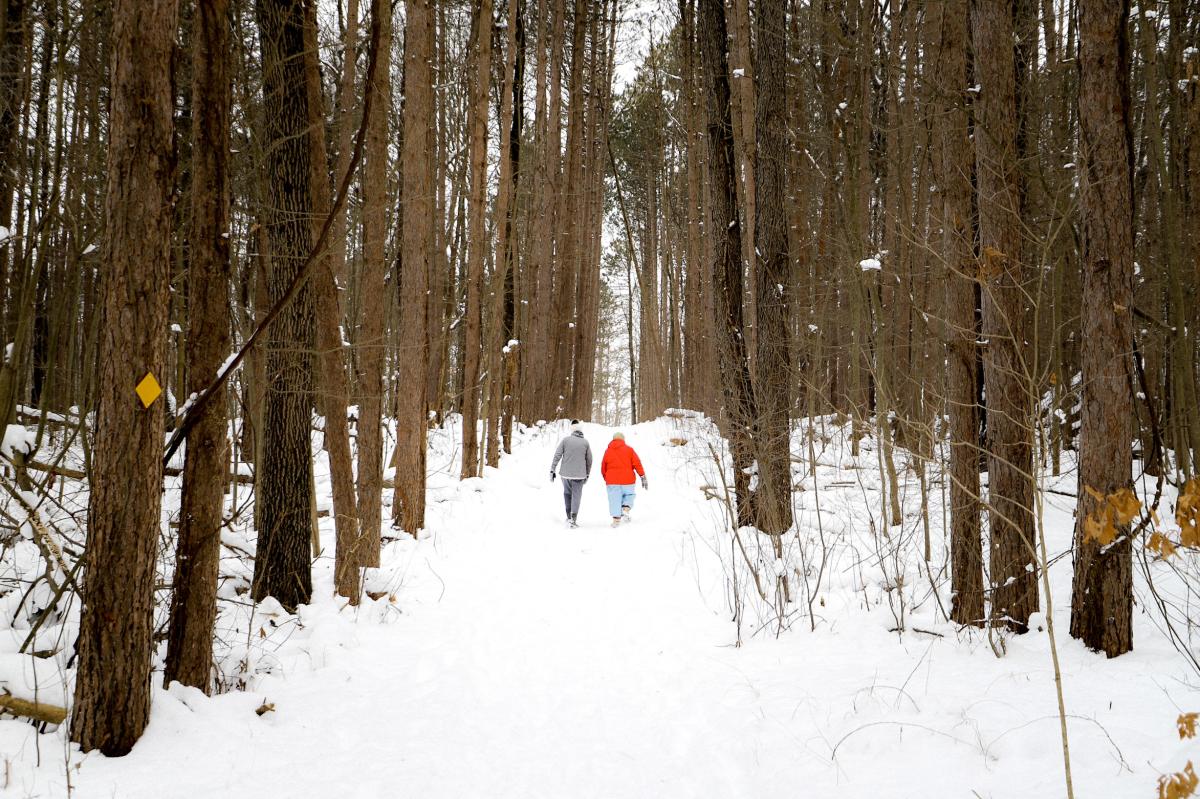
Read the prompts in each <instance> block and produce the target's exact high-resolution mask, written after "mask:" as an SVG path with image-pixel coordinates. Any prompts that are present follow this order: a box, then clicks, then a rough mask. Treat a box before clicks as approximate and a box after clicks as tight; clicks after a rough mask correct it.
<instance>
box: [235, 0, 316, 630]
mask: <svg viewBox="0 0 1200 799" xmlns="http://www.w3.org/2000/svg"><path fill="white" fill-rule="evenodd" d="M305 8H306V3H305V1H304V0H256V9H257V16H258V27H259V37H260V40H261V41H262V49H263V106H264V114H263V120H264V128H265V131H264V134H265V135H264V137H263V138H264V141H266V142H267V143H268V144H267V146H266V161H267V171H268V174H269V175H270V185H269V191H268V199H269V207H268V210H267V219H268V227H267V238H268V240H269V241H270V249H271V253H270V257H271V260H270V267H269V269H268V275H267V289H268V294H269V297H270V301H271V304H272V305H274V304H275V303H277V302H279V300H280V299H281V298H282V297H283V296H284V294H285V293H286V292H287V290H288V287H289V286H290V285H291V284H292V282H293V281H294V280H295V278H296V275H297V273H298V271H299V270H300V268H301V266H302V265H303V264H304V261H305V259H306V257H307V256H308V254H309V252H311V250H312V244H313V235H312V232H313V231H312V218H313V187H312V179H313V169H312V144H311V142H310V141H309V136H308V128H309V125H310V124H311V119H312V116H311V115H310V113H309V84H308V77H307V75H306V66H305V57H304V53H305V49H306V47H307V43H308V39H307V36H306V34H305V27H306V25H307V21H308V20H307V18H306V16H307V15H306V12H305ZM314 326H315V322H314V319H313V297H312V292H311V290H310V289H309V288H308V287H305V288H303V289H302V290H301V291H300V293H299V294H297V296H296V297H295V299H293V300H292V301H291V302H290V303H288V305H287V306H286V308H285V309H284V310H283V312H282V313H280V315H279V316H278V317H277V318H276V319H275V321H274V323H273V324H272V325H271V327H270V333H269V336H268V339H267V359H266V360H267V368H266V376H267V388H266V396H265V398H264V408H263V424H262V429H261V432H262V444H261V452H262V457H261V459H260V461H259V463H258V470H259V471H258V477H259V478H260V479H259V486H258V488H257V492H258V496H257V500H258V507H257V511H258V552H257V557H256V558H255V560H254V583H253V587H252V591H251V594H252V596H253V597H254V599H255V600H256V601H260V600H262V599H264V598H266V597H268V596H273V597H275V599H276V600H278V601H279V603H280V604H281V605H283V606H284V607H285V608H294V607H296V606H297V605H300V604H304V603H307V602H308V601H309V599H310V598H311V597H312V569H311V549H312V544H311V542H312V538H313V527H312V522H313V520H312V513H311V508H310V503H311V501H312V475H311V462H312V446H311V439H310V433H309V431H310V430H311V428H312V407H313V404H312V389H313V363H312V361H313V358H312V349H313V343H314V342H313V338H314V335H313V334H314Z"/></svg>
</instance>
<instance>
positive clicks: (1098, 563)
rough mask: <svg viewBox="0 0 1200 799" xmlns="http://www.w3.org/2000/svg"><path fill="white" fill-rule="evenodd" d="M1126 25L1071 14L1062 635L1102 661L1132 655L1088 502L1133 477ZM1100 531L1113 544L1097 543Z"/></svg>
mask: <svg viewBox="0 0 1200 799" xmlns="http://www.w3.org/2000/svg"><path fill="white" fill-rule="evenodd" d="M1128 23H1129V0H1085V2H1083V3H1082V5H1081V6H1080V9H1079V78H1080V86H1079V133H1080V155H1081V156H1082V158H1081V161H1082V169H1081V172H1082V174H1081V175H1080V180H1079V188H1080V215H1081V217H1082V220H1081V221H1082V228H1083V303H1084V306H1085V307H1086V308H1087V312H1086V313H1084V314H1083V337H1082V342H1081V344H1082V355H1083V380H1082V384H1081V385H1082V393H1083V403H1082V404H1083V409H1082V413H1081V416H1080V428H1079V510H1078V512H1077V514H1076V523H1075V581H1074V587H1073V591H1072V601H1071V635H1072V636H1074V637H1076V638H1078V639H1080V640H1081V641H1083V642H1084V643H1085V644H1087V645H1088V646H1089V647H1091V648H1092V649H1095V650H1100V651H1103V652H1104V653H1105V654H1106V655H1108V656H1109V657H1116V656H1117V655H1121V654H1124V653H1125V652H1128V651H1129V650H1131V649H1133V618H1132V617H1133V555H1132V550H1131V543H1130V537H1129V536H1130V532H1129V526H1128V524H1127V523H1122V522H1121V521H1118V520H1116V519H1110V515H1112V511H1111V510H1110V509H1109V508H1108V507H1106V505H1107V502H1103V503H1102V502H1099V501H1098V500H1097V499H1096V498H1095V497H1094V496H1093V495H1092V493H1091V492H1093V491H1095V492H1097V493H1098V494H1099V495H1101V496H1103V497H1105V498H1106V499H1107V498H1109V497H1114V495H1116V494H1117V492H1120V491H1129V490H1130V489H1131V480H1132V473H1133V455H1132V452H1133V449H1132V445H1131V441H1130V439H1131V435H1132V432H1133V431H1132V425H1131V421H1132V419H1133V394H1132V387H1133V385H1134V378H1133V370H1132V368H1131V367H1132V362H1131V355H1132V352H1133V324H1132V308H1133V168H1132V164H1133V148H1132V144H1131V143H1132V138H1133V133H1132V128H1131V124H1130V112H1129V34H1128V30H1129V25H1128ZM1114 499H1115V497H1114ZM1089 523H1090V524H1089ZM1095 525H1099V526H1100V528H1101V531H1100V536H1099V537H1098V536H1096V535H1095V534H1091V533H1089V526H1093V528H1094V526H1095ZM1110 527H1111V528H1112V529H1110V530H1107V532H1106V530H1105V528H1110ZM1109 532H1111V533H1112V534H1115V536H1116V539H1115V540H1112V541H1108V540H1104V539H1105V538H1106V536H1107V533H1109Z"/></svg>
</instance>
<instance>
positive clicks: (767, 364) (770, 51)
mask: <svg viewBox="0 0 1200 799" xmlns="http://www.w3.org/2000/svg"><path fill="white" fill-rule="evenodd" d="M754 27H755V30H756V32H757V34H758V49H757V53H758V61H757V64H756V66H757V70H756V73H755V74H756V75H757V76H758V85H757V86H756V87H755V89H756V91H755V93H756V95H757V98H758V108H757V110H756V119H755V129H756V131H757V136H758V147H757V154H756V156H755V159H754V164H755V173H756V174H755V181H754V182H755V190H756V191H757V192H758V199H759V200H760V202H758V203H757V205H756V206H755V207H756V209H757V211H756V219H755V220H754V221H755V227H756V228H757V235H756V236H755V241H756V244H757V254H756V258H757V261H758V281H757V284H756V297H755V303H756V304H757V305H758V330H757V334H756V336H755V337H754V342H755V345H756V348H757V350H758V372H757V375H758V380H757V382H756V383H755V390H754V394H755V398H756V399H757V401H758V411H759V413H758V417H757V419H756V420H755V422H756V424H755V427H756V429H755V431H754V443H755V456H756V457H757V459H758V474H759V477H758V495H757V497H756V501H755V509H756V510H757V513H758V527H759V529H761V530H762V531H763V532H765V533H770V534H772V535H779V534H781V533H784V532H786V531H787V529H788V528H789V527H791V526H792V459H791V392H790V390H789V388H790V383H791V380H792V368H791V355H790V348H789V346H788V318H789V316H790V311H789V310H788V288H789V284H790V282H791V281H790V278H789V275H790V273H791V269H792V264H791V256H790V253H789V251H788V215H787V206H788V200H789V198H788V184H787V157H788V151H789V146H788V131H787V109H788V106H789V105H790V104H791V103H793V102H796V100H795V99H793V98H790V97H788V87H787V8H786V1H785V0H758V4H757V5H756V6H755V10H754Z"/></svg>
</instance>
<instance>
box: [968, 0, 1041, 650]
mask: <svg viewBox="0 0 1200 799" xmlns="http://www.w3.org/2000/svg"><path fill="white" fill-rule="evenodd" d="M971 25H972V41H973V44H974V49H975V75H976V82H977V83H978V84H979V85H980V86H981V91H980V93H979V98H978V100H977V101H976V125H975V173H976V185H977V191H978V197H979V244H980V266H979V269H980V284H981V288H982V294H983V339H984V341H985V342H986V344H985V345H984V348H983V370H984V385H985V386H986V391H987V414H988V416H987V420H988V421H987V431H988V440H987V443H988V517H989V520H990V531H991V585H992V587H993V594H992V616H993V618H995V619H997V620H998V621H1000V622H1002V623H1003V624H1005V625H1007V626H1008V627H1009V628H1010V629H1012V630H1014V631H1017V632H1024V631H1025V630H1026V628H1027V626H1028V622H1029V615H1030V614H1031V613H1033V612H1034V611H1036V610H1037V608H1038V590H1037V570H1036V564H1037V557H1036V555H1035V553H1034V545H1035V540H1034V539H1035V527H1034V519H1033V499H1034V491H1033V488H1034V486H1033V427H1032V425H1033V423H1034V420H1033V419H1031V418H1030V417H1031V413H1032V409H1033V407H1034V404H1035V403H1034V402H1033V400H1032V399H1031V396H1030V392H1032V391H1034V390H1035V388H1034V386H1033V385H1032V382H1031V381H1032V378H1031V373H1030V370H1031V368H1032V364H1030V363H1028V362H1027V361H1026V360H1025V353H1026V352H1027V348H1026V346H1025V342H1026V341H1027V340H1028V339H1029V338H1030V336H1031V333H1030V331H1029V330H1028V329H1027V314H1028V311H1027V309H1026V306H1025V303H1026V300H1025V295H1024V283H1025V266H1024V263H1023V257H1024V252H1023V249H1024V248H1023V243H1022V219H1021V211H1022V207H1023V201H1022V194H1023V191H1022V184H1023V181H1022V178H1021V172H1020V164H1019V161H1018V149H1017V148H1018V142H1017V133H1018V120H1019V111H1018V106H1017V76H1016V71H1017V65H1016V54H1015V48H1014V23H1013V0H972V4H971Z"/></svg>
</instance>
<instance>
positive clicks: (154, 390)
mask: <svg viewBox="0 0 1200 799" xmlns="http://www.w3.org/2000/svg"><path fill="white" fill-rule="evenodd" d="M134 390H135V391H136V392H137V395H138V399H140V400H141V401H142V405H143V406H144V407H147V408H149V407H150V406H151V405H153V404H154V401H155V400H156V399H158V397H159V395H160V394H162V386H160V385H159V384H158V381H157V380H155V379H154V374H153V373H152V372H146V376H145V377H143V378H142V382H140V383H138V384H137V388H136V389H134Z"/></svg>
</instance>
